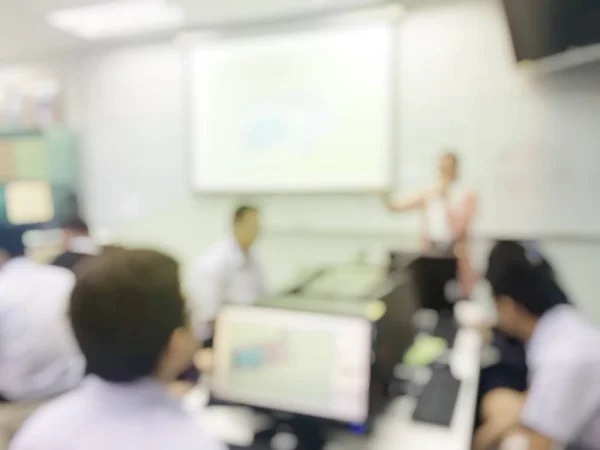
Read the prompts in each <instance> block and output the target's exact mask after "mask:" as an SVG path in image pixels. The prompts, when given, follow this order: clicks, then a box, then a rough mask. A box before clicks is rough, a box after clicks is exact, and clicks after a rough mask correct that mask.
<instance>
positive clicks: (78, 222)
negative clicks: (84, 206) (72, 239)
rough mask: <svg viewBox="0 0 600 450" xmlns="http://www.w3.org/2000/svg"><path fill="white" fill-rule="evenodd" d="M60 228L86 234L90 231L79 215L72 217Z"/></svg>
mask: <svg viewBox="0 0 600 450" xmlns="http://www.w3.org/2000/svg"><path fill="white" fill-rule="evenodd" d="M62 229H63V230H65V231H67V232H70V233H73V234H79V235H86V236H87V235H88V234H89V233H90V230H89V227H88V225H87V223H85V221H84V220H83V219H82V218H81V217H73V218H71V219H70V220H68V221H66V222H65V223H64V224H63V225H62Z"/></svg>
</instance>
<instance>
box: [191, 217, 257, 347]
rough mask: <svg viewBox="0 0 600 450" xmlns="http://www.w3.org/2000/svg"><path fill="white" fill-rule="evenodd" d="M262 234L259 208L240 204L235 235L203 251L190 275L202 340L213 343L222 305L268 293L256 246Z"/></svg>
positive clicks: (194, 320)
mask: <svg viewBox="0 0 600 450" xmlns="http://www.w3.org/2000/svg"><path fill="white" fill-rule="evenodd" d="M259 233H260V217H259V214H258V210H257V209H256V208H254V207H252V206H240V207H238V208H237V209H236V211H235V214H234V217H233V236H231V237H227V238H226V239H224V240H222V241H219V242H217V243H216V244H214V245H213V246H212V247H210V248H209V249H208V250H206V252H205V253H204V254H202V255H201V256H200V257H199V258H198V260H197V261H195V262H194V263H193V264H192V266H191V270H190V273H189V274H188V276H187V277H186V293H187V296H188V301H189V304H190V311H191V314H192V323H193V326H194V330H195V334H196V337H197V339H198V340H201V341H202V340H204V341H205V346H210V345H211V338H212V327H213V323H214V320H215V317H216V316H217V313H218V312H219V308H220V307H221V306H222V305H223V304H225V303H227V302H230V303H237V304H246V305H248V304H253V303H254V302H256V301H257V300H258V299H259V297H260V296H261V295H262V294H263V293H264V285H265V282H264V274H263V270H262V267H261V265H260V263H259V261H258V259H257V257H256V255H255V254H254V252H253V250H252V247H253V245H254V243H255V242H256V239H257V238H258V236H259Z"/></svg>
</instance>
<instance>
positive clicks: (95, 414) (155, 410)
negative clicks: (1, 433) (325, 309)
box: [10, 376, 226, 450]
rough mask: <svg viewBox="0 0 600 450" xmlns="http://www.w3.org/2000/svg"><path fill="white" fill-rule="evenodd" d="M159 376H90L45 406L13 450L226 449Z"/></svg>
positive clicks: (13, 445)
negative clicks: (115, 379) (129, 379)
mask: <svg viewBox="0 0 600 450" xmlns="http://www.w3.org/2000/svg"><path fill="white" fill-rule="evenodd" d="M225 449H226V447H225V445H223V444H221V443H219V442H217V441H216V440H215V439H213V438H211V437H209V436H208V435H207V434H206V433H205V432H204V431H203V430H202V429H201V428H200V426H199V425H198V424H197V422H196V419H195V418H194V417H192V416H191V415H189V414H188V413H186V412H185V411H184V410H183V409H182V408H181V406H180V404H179V402H177V401H176V400H174V399H172V398H170V397H169V395H168V394H167V392H166V390H165V387H164V386H163V385H161V384H160V383H159V382H158V381H155V380H152V379H144V380H140V381H137V382H133V383H124V384H117V383H108V382H106V381H103V380H101V379H99V378H97V377H94V376H89V377H87V378H86V379H85V380H84V382H83V383H82V384H81V385H80V386H79V387H78V388H77V389H75V390H74V391H72V392H70V393H68V394H66V395H64V396H63V397H61V398H59V399H58V400H54V401H53V402H51V403H49V404H47V405H45V406H43V407H42V408H41V409H40V410H39V411H38V412H36V413H35V414H34V415H33V417H32V418H31V419H30V420H29V421H28V422H26V423H25V425H24V426H23V427H22V428H21V429H20V430H19V432H18V433H17V435H16V437H15V439H13V441H12V442H11V445H10V450H225Z"/></svg>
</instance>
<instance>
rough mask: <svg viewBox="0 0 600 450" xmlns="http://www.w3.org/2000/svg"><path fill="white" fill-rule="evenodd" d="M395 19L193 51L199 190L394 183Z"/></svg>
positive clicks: (194, 150) (193, 124)
mask: <svg viewBox="0 0 600 450" xmlns="http://www.w3.org/2000/svg"><path fill="white" fill-rule="evenodd" d="M392 63H393V55H392V27H391V26H390V24H388V23H377V24H370V25H360V26H359V25H353V26H347V27H337V28H332V29H312V30H306V31H301V32H293V33H292V32H290V33H280V34H276V35H262V36H260V37H246V38H244V39H225V40H222V41H218V42H212V43H208V44H206V45H203V46H202V47H199V48H197V49H194V50H192V51H191V53H190V67H191V77H190V80H191V83H192V85H191V93H192V95H191V99H190V101H191V112H192V121H191V129H192V171H193V173H192V180H193V183H194V185H195V187H196V188H197V189H199V190H208V191H210V190H222V191H236V190H244V191H246V190H254V191H278V190H279V191H280V190H284V191H300V192H301V191H314V190H324V191H345V190H352V191H354V190H379V189H381V188H385V187H387V186H389V184H390V179H389V173H390V170H389V163H390V158H389V156H390V154H391V136H392V133H391V129H392V126H393V123H392V117H391V116H392V106H391V105H392V101H393V89H392V83H393V80H392V74H393V70H392Z"/></svg>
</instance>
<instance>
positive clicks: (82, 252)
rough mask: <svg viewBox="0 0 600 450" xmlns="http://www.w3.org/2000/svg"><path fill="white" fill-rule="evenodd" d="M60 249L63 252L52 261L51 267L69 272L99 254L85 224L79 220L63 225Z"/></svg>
mask: <svg viewBox="0 0 600 450" xmlns="http://www.w3.org/2000/svg"><path fill="white" fill-rule="evenodd" d="M62 247H63V252H62V253H61V254H60V255H58V256H57V257H56V258H55V259H54V261H52V265H54V266H58V267H64V268H65V269H69V270H74V269H75V268H76V266H78V265H79V264H80V263H81V262H83V261H85V260H87V259H89V258H90V257H91V256H94V255H97V254H98V253H100V249H99V247H98V246H97V245H96V243H95V242H94V241H93V240H92V238H91V237H90V233H89V229H88V226H87V224H86V223H85V222H84V221H83V220H82V219H80V218H75V219H72V220H70V221H68V222H67V223H65V224H64V226H63V242H62Z"/></svg>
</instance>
